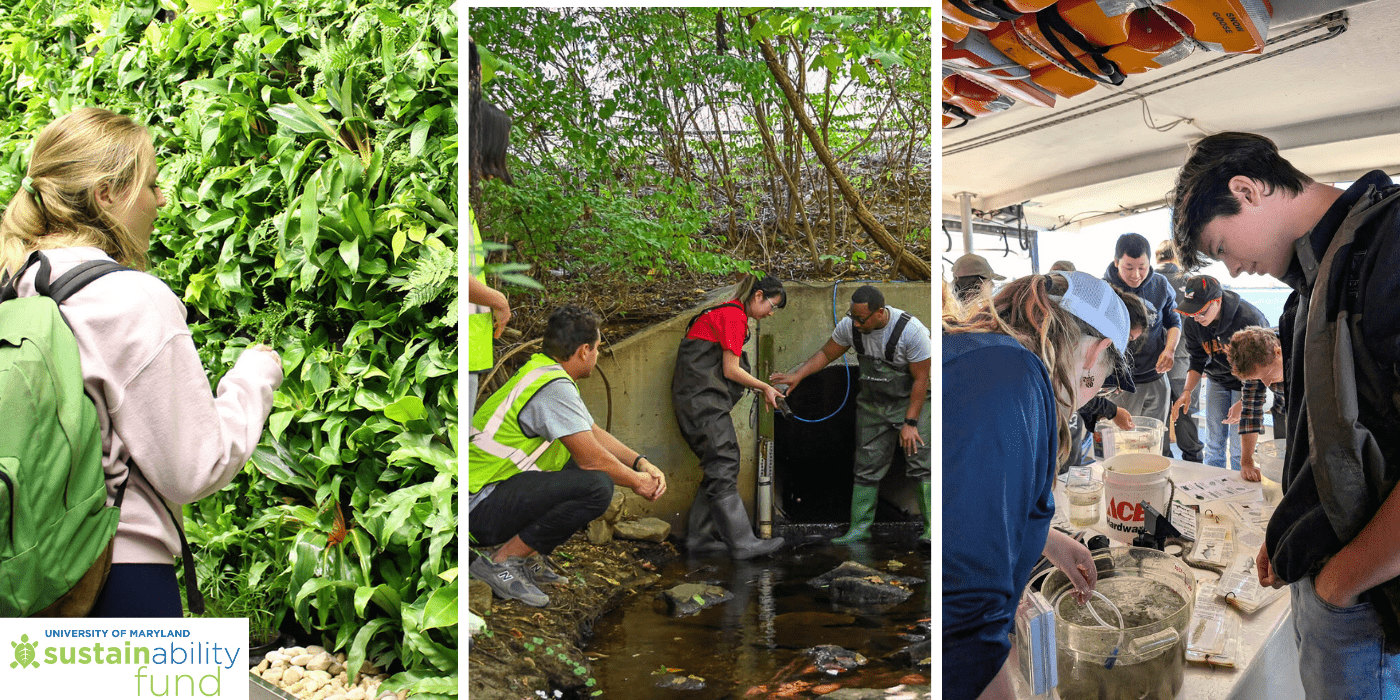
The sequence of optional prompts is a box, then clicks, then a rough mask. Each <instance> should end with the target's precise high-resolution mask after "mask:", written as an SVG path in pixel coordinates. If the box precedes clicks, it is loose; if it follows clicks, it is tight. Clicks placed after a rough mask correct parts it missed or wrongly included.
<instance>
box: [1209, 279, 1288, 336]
mask: <svg viewBox="0 0 1400 700" xmlns="http://www.w3.org/2000/svg"><path fill="white" fill-rule="evenodd" d="M1225 288H1226V289H1230V290H1231V291H1233V292H1235V293H1236V294H1239V295H1240V298H1242V299H1244V300H1245V301H1247V302H1249V303H1251V304H1253V305H1254V306H1256V307H1257V308H1258V309H1259V311H1261V312H1262V313H1263V314H1264V318H1267V319H1269V325H1270V326H1273V327H1275V328H1277V327H1278V319H1279V316H1280V315H1282V314H1283V304H1284V302H1286V301H1288V295H1289V294H1291V293H1292V292H1293V289H1292V288H1290V287H1240V288H1238V289H1232V288H1231V287H1230V286H1229V285H1226V286H1225Z"/></svg>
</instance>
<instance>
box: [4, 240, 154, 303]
mask: <svg viewBox="0 0 1400 700" xmlns="http://www.w3.org/2000/svg"><path fill="white" fill-rule="evenodd" d="M36 263H37V264H38V265H39V269H38V271H37V272H36V273H35V275H34V291H35V292H38V293H39V295H40V296H46V297H48V298H50V299H53V303H54V304H58V305H61V304H63V302H65V301H67V300H68V297H71V296H73V295H74V294H76V293H77V292H78V290H80V289H82V288H83V287H86V286H87V285H88V284H89V283H90V282H92V281H93V280H95V279H97V278H99V277H102V276H103V275H107V274H109V273H112V272H120V271H122V270H130V269H131V268H129V267H126V266H124V265H121V264H119V263H116V262H113V261H111V260H89V261H87V262H85V263H80V264H79V265H78V266H77V267H74V268H73V269H71V270H69V271H68V272H66V273H64V274H63V275H62V276H61V277H59V278H58V279H57V280H55V279H53V267H52V266H51V265H50V264H49V258H48V256H46V255H44V254H43V252H42V251H38V250H36V251H34V252H33V253H30V254H29V258H28V259H26V260H25V261H24V264H23V265H21V266H20V268H19V270H17V271H16V272H15V274H14V275H10V274H9V273H6V274H5V275H4V276H3V277H0V302H4V301H9V300H10V299H14V298H15V297H17V296H19V281H20V280H21V279H23V278H24V273H25V272H27V271H28V270H29V268H30V267H31V266H33V265H35V264H36Z"/></svg>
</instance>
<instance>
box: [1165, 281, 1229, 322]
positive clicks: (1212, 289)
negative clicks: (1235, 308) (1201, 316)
mask: <svg viewBox="0 0 1400 700" xmlns="http://www.w3.org/2000/svg"><path fill="white" fill-rule="evenodd" d="M1222 296H1225V292H1224V291H1222V290H1221V289H1220V282H1219V281H1218V280H1216V279H1215V278H1214V277H1211V276H1210V275H1197V276H1195V277H1192V278H1190V279H1188V280H1186V286H1185V287H1184V288H1183V289H1182V292H1181V303H1180V304H1177V305H1176V310H1177V311H1180V312H1182V313H1185V314H1196V313H1200V312H1201V309H1203V308H1205V305H1206V304H1209V303H1210V302H1212V301H1215V300H1216V299H1219V298H1220V297H1222Z"/></svg>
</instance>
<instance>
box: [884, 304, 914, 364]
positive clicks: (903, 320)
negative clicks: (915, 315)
mask: <svg viewBox="0 0 1400 700" xmlns="http://www.w3.org/2000/svg"><path fill="white" fill-rule="evenodd" d="M907 325H909V314H908V313H901V314H900V315H899V320H898V321H895V322H894V330H892V331H890V336H889V338H888V339H887V340H886V341H885V362H888V363H890V364H894V351H895V350H896V349H898V348H899V337H900V336H902V335H904V327H905V326H907Z"/></svg>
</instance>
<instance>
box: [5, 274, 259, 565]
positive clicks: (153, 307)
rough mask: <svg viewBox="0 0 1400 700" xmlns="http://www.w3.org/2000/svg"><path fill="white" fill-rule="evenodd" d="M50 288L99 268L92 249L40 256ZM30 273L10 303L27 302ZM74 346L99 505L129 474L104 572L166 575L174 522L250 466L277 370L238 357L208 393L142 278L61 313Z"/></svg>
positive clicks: (93, 290)
mask: <svg viewBox="0 0 1400 700" xmlns="http://www.w3.org/2000/svg"><path fill="white" fill-rule="evenodd" d="M44 255H45V256H47V257H48V259H49V262H50V264H51V265H52V266H53V272H52V278H53V279H57V278H58V277H59V275H62V274H63V273H64V272H67V271H68V270H70V269H72V268H73V267H74V266H76V265H78V264H79V263H82V262H86V261H88V260H110V259H111V258H110V257H109V256H107V254H106V253H103V252H102V251H101V250H99V249H97V248H64V249H58V250H47V251H44ZM37 271H38V266H37V265H35V266H34V267H32V268H30V271H29V272H26V274H25V276H24V278H23V279H22V280H20V285H19V294H20V296H31V295H33V294H34V283H33V281H34V275H35V274H36V273H37ZM63 315H64V317H65V318H66V319H67V320H68V324H69V326H71V327H72V329H73V335H74V337H75V338H77V341H78V353H79V356H80V357H81V359H82V364H83V380H84V384H85V388H86V390H87V394H88V396H89V397H91V398H92V400H93V402H94V403H95V404H96V405H97V419H98V425H99V426H100V428H101V430H102V452H103V457H102V466H103V469H105V470H106V472H107V475H108V480H107V491H108V493H107V502H108V504H109V505H110V504H111V503H112V502H113V501H114V500H115V498H116V486H117V485H118V484H120V483H121V482H122V479H123V478H125V477H126V474H127V463H128V462H134V463H136V465H138V467H139V471H138V472H133V473H132V474H131V478H130V481H129V482H128V483H127V487H126V495H125V497H124V500H123V502H122V510H121V522H120V524H119V525H118V526H117V537H116V546H115V547H114V552H113V558H112V561H113V563H117V564H170V563H171V561H172V557H178V556H180V536H179V532H178V531H177V529H176V528H177V527H181V526H182V525H177V524H176V523H173V522H171V520H170V516H169V515H168V514H167V513H166V511H165V508H164V506H162V505H161V503H160V501H159V500H158V499H160V498H161V497H162V496H164V497H165V499H166V500H167V501H168V502H169V503H171V504H172V505H171V508H170V510H171V511H172V512H173V513H175V514H176V515H177V517H178V516H179V513H180V506H179V504H183V503H192V502H194V501H197V500H199V499H201V498H204V497H205V496H208V495H209V494H211V493H214V492H215V491H218V490H219V489H221V488H223V487H224V486H226V485H228V483H229V481H231V480H232V479H233V476H234V474H237V473H238V471H239V469H241V468H242V467H243V464H244V463H245V462H247V461H248V457H249V456H251V455H252V453H253V449H254V448H256V447H257V445H258V440H259V438H260V436H261V435H262V430H263V424H264V422H266V421H267V416H268V413H270V412H271V411H272V394H273V392H274V391H275V390H276V389H277V387H278V386H280V385H281V384H282V367H281V365H280V363H278V362H277V361H276V360H275V359H274V358H273V357H272V356H271V355H269V354H268V353H265V352H244V353H243V354H242V355H241V356H240V357H239V358H238V362H237V363H235V364H234V366H233V368H232V369H230V370H229V371H228V373H227V374H225V375H224V377H223V379H221V380H220V381H219V388H218V391H217V392H216V394H215V395H213V396H211V395H210V393H209V378H208V377H207V376H206V375H205V374H204V367H203V366H202V365H201V364H200V360H199V354H198V353H197V352H196V351H195V347H194V341H193V340H192V339H191V337H190V329H189V326H188V325H186V323H185V307H184V305H183V304H181V303H180V299H179V298H178V297H176V296H175V294H174V293H173V292H171V291H170V288H169V287H167V286H165V283H164V282H161V281H160V280H159V279H156V278H155V277H153V276H151V275H149V274H146V273H143V272H134V271H133V272H114V273H111V274H108V275H105V276H103V277H101V278H98V279H97V280H95V281H93V282H92V283H91V284H89V285H88V286H87V287H84V288H83V289H82V290H80V291H79V292H78V293H77V294H74V295H73V296H71V297H69V299H68V301H66V302H65V303H64V304H63Z"/></svg>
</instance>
